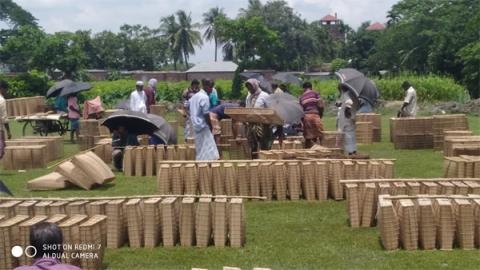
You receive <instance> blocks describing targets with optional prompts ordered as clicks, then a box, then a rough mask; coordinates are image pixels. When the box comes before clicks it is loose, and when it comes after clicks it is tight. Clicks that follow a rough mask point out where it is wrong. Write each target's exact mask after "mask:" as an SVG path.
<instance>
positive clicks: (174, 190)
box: [157, 159, 393, 200]
mask: <svg viewBox="0 0 480 270" xmlns="http://www.w3.org/2000/svg"><path fill="white" fill-rule="evenodd" d="M392 177H393V160H349V159H345V160H341V159H339V160H334V159H316V160H315V159H314V160H308V161H298V160H250V161H247V160H241V161H205V162H200V161H199V162H189V161H185V162H181V161H163V162H159V164H158V173H157V191H158V193H159V194H187V195H188V194H214V195H230V196H236V195H241V196H260V195H261V196H264V197H266V198H267V199H269V200H271V199H276V200H286V199H290V200H298V199H300V198H305V199H307V200H327V198H328V197H329V196H330V197H331V198H333V199H335V200H342V199H344V192H343V187H342V186H341V184H340V180H341V179H363V178H365V179H366V178H392Z"/></svg>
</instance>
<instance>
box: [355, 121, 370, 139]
mask: <svg viewBox="0 0 480 270" xmlns="http://www.w3.org/2000/svg"><path fill="white" fill-rule="evenodd" d="M356 125H357V127H356V131H355V136H356V137H355V139H356V142H357V143H358V144H372V143H373V125H372V122H357V123H356Z"/></svg>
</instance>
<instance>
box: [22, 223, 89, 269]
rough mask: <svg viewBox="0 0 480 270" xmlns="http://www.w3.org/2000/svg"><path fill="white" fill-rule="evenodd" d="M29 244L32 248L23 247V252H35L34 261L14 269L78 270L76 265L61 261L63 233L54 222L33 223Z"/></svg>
mask: <svg viewBox="0 0 480 270" xmlns="http://www.w3.org/2000/svg"><path fill="white" fill-rule="evenodd" d="M30 246H31V247H33V248H31V249H30V248H29V249H25V253H27V250H28V254H32V255H33V254H35V255H34V259H35V262H34V263H33V264H32V265H31V266H20V267H17V268H15V270H80V268H78V267H76V266H73V265H70V264H65V263H61V261H60V258H62V253H63V248H62V247H63V234H62V230H60V228H59V227H58V226H57V225H56V224H54V223H48V222H40V223H38V224H35V225H33V226H32V227H31V229H30ZM53 247H58V248H53ZM23 256H25V255H23Z"/></svg>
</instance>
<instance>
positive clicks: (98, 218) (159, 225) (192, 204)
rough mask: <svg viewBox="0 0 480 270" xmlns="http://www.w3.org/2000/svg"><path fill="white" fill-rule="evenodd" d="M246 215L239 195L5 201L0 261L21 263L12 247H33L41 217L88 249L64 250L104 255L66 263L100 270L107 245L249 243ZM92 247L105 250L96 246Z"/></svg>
mask: <svg viewBox="0 0 480 270" xmlns="http://www.w3.org/2000/svg"><path fill="white" fill-rule="evenodd" d="M245 218H246V216H245V209H244V204H243V199H242V198H238V197H218V198H217V197H212V196H197V197H195V196H193V197H175V196H171V197H162V196H138V197H132V198H128V197H111V198H109V197H104V198H81V199H52V198H48V199H46V198H35V199H31V198H29V199H22V198H15V200H5V199H1V200H0V235H2V239H4V241H2V242H1V243H0V263H5V265H8V267H3V268H2V267H0V269H12V267H13V268H14V267H16V266H18V261H14V260H13V257H12V256H10V250H11V247H12V246H14V245H19V244H26V245H28V241H29V239H28V236H29V234H28V231H29V228H30V227H31V226H33V225H34V224H37V223H39V222H42V221H48V222H54V223H56V224H58V225H59V227H60V228H61V229H62V231H63V234H64V244H66V245H67V246H70V245H72V246H74V244H82V245H85V246H86V247H87V248H88V249H86V250H83V251H80V250H75V249H74V248H69V249H68V250H65V252H69V253H70V254H71V253H79V252H88V253H98V255H99V259H98V260H91V261H89V262H86V261H85V262H84V261H82V260H76V259H75V257H77V258H78V257H79V256H69V257H70V259H72V260H71V261H67V263H72V264H74V265H78V266H81V267H82V269H100V267H101V260H102V257H103V249H104V248H105V247H108V248H120V247H122V246H124V245H127V244H128V245H129V246H130V247H134V248H140V247H149V248H153V247H156V246H159V245H163V246H166V247H168V246H176V245H181V246H186V247H191V246H200V247H206V246H210V245H215V246H218V247H225V246H231V247H242V246H243V245H244V244H245V241H246V234H245V226H246V224H245ZM26 245H24V246H26ZM92 245H93V246H94V247H95V248H99V247H100V248H101V249H99V250H95V249H92V248H93V247H92ZM90 249H92V250H90ZM7 259H10V260H11V261H8V262H6V260H7ZM23 259H24V260H26V258H23ZM12 260H13V261H12ZM2 266H4V265H2Z"/></svg>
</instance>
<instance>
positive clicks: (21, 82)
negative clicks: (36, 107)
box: [0, 70, 53, 98]
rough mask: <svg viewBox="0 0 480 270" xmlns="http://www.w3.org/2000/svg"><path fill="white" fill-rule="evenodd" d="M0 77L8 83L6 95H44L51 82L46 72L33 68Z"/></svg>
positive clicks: (14, 96)
mask: <svg viewBox="0 0 480 270" xmlns="http://www.w3.org/2000/svg"><path fill="white" fill-rule="evenodd" d="M0 79H3V80H6V81H7V82H8V84H9V89H8V97H9V98H10V97H11V98H17V97H28V96H44V95H45V94H46V93H47V90H48V88H49V87H50V86H51V85H53V82H49V81H48V76H47V74H46V73H43V72H39V71H37V70H33V71H30V72H27V73H21V74H19V75H17V76H15V77H5V76H1V75H0Z"/></svg>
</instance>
